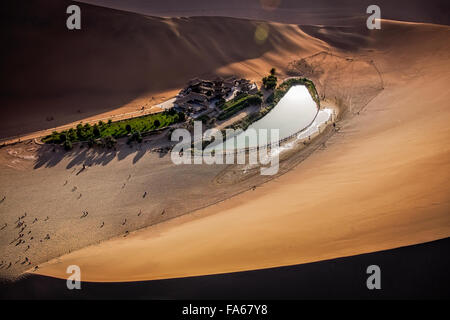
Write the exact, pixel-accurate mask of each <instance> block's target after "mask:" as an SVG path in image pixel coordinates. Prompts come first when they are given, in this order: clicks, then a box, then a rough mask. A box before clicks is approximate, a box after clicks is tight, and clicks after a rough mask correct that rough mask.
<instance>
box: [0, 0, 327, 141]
mask: <svg viewBox="0 0 450 320" xmlns="http://www.w3.org/2000/svg"><path fill="white" fill-rule="evenodd" d="M69 4H72V2H70V1H49V0H44V1H42V0H41V1H35V0H33V1H26V2H25V1H7V2H2V7H3V9H2V12H4V13H5V12H7V13H8V14H7V15H5V17H4V18H3V19H2V22H1V23H2V30H3V31H4V34H5V43H7V50H5V51H3V52H2V56H3V57H2V62H1V64H2V65H1V67H2V76H1V86H2V92H3V97H4V101H3V103H2V111H1V112H2V116H1V126H0V138H2V137H3V138H4V137H9V136H14V135H20V134H24V133H29V132H33V131H35V130H41V129H48V128H54V127H56V126H58V125H62V124H66V123H70V122H74V121H77V120H80V119H85V118H87V117H90V116H93V115H96V114H100V113H103V112H106V111H108V110H112V109H115V108H119V107H122V106H123V105H126V104H128V103H130V102H131V101H133V100H134V99H136V98H137V97H139V96H149V97H150V96H151V95H152V94H154V93H159V92H167V91H170V90H172V91H173V90H175V89H178V88H180V87H182V86H183V85H184V84H185V83H186V81H188V80H189V79H190V78H192V77H194V76H201V75H208V74H209V75H211V74H213V75H214V74H215V72H216V70H217V69H219V68H221V67H224V66H227V65H229V64H231V63H233V62H239V61H244V60H248V59H254V58H258V57H261V56H263V55H264V54H266V53H268V52H272V53H276V54H277V55H280V56H282V55H283V54H282V53H281V52H301V51H302V50H303V48H302V46H301V45H300V44H299V40H300V39H302V38H305V37H306V38H307V37H308V36H307V35H306V34H304V33H303V32H302V31H301V30H300V29H299V28H298V27H296V26H288V25H280V24H273V23H272V24H268V25H266V26H267V30H268V37H267V39H265V41H262V42H258V41H255V38H254V35H255V30H256V28H257V26H258V25H259V24H260V23H259V22H254V21H249V20H238V19H234V18H217V17H198V18H157V17H146V16H142V15H137V14H133V13H129V12H121V11H117V10H113V9H108V8H102V7H96V6H92V5H88V4H80V3H78V4H79V5H80V6H81V12H82V29H81V30H79V31H69V30H67V28H66V18H67V16H68V15H67V14H66V8H67V6H68V5H69ZM317 43H320V42H319V41H317V42H316V44H317ZM222 72H223V73H225V74H226V72H227V70H222ZM138 108H139V106H135V109H138ZM47 118H48V119H47ZM52 118H53V120H49V119H52Z"/></svg>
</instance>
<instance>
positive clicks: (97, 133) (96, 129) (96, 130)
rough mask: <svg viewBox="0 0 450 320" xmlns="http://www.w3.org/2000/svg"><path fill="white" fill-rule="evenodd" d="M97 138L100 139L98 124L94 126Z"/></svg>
mask: <svg viewBox="0 0 450 320" xmlns="http://www.w3.org/2000/svg"><path fill="white" fill-rule="evenodd" d="M92 133H93V134H94V136H95V137H99V136H100V129H99V128H98V126H97V124H94V129H93V132H92Z"/></svg>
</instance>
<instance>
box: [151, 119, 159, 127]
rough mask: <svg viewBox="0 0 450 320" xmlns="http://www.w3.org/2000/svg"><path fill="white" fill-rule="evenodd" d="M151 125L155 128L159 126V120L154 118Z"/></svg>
mask: <svg viewBox="0 0 450 320" xmlns="http://www.w3.org/2000/svg"><path fill="white" fill-rule="evenodd" d="M153 125H154V126H155V128H159V126H160V125H161V122H159V120H158V119H156V120H155V121H154V122H153Z"/></svg>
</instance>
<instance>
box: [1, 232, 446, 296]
mask: <svg viewBox="0 0 450 320" xmlns="http://www.w3.org/2000/svg"><path fill="white" fill-rule="evenodd" d="M448 252H450V238H445V239H442V240H437V241H433V242H428V243H423V244H418V245H413V246H407V247H402V248H397V249H392V250H386V251H380V252H375V253H368V254H362V255H357V256H352V257H345V258H338V259H333V260H326V261H320V262H314V263H308V264H301V265H295V266H289V267H280V268H272V269H265V270H256V271H247V272H237V273H229V274H220V275H211V276H200V277H190V278H181V279H170V280H156V281H140V282H128V283H127V282H124V283H89V282H83V283H82V284H81V288H82V289H81V290H68V289H67V287H66V281H65V280H59V279H55V278H50V277H44V276H38V275H31V276H27V277H26V278H23V279H21V280H19V281H17V282H14V283H3V284H1V285H0V298H1V299H432V298H434V299H436V298H437V299H444V298H446V299H448V298H450V286H449V284H450V273H449V272H448V271H449V270H450V257H449V255H448ZM370 265H378V266H379V267H380V269H381V290H368V289H367V286H366V281H367V278H368V277H369V275H368V274H367V273H366V270H367V267H368V266H370Z"/></svg>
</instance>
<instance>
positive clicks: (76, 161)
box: [34, 143, 166, 169]
mask: <svg viewBox="0 0 450 320" xmlns="http://www.w3.org/2000/svg"><path fill="white" fill-rule="evenodd" d="M153 147H154V146H152V145H151V144H146V143H141V144H132V145H131V146H129V145H126V144H120V145H118V146H117V147H115V148H111V149H108V148H102V147H91V148H89V147H87V146H86V145H83V146H82V147H80V145H76V146H75V147H74V148H73V149H72V150H70V151H66V150H64V148H63V147H61V146H53V145H43V146H42V147H41V148H40V149H39V150H38V152H37V160H36V162H35V164H34V169H39V168H43V167H44V168H51V167H55V166H56V165H57V164H59V163H60V162H61V161H67V160H68V163H67V166H66V168H67V169H71V168H74V167H76V166H79V165H86V166H96V165H101V166H106V165H107V164H109V163H110V162H111V161H112V160H114V159H115V158H116V159H117V160H118V161H122V160H124V159H126V158H127V157H129V156H131V155H134V157H133V160H132V162H133V165H134V164H136V163H137V162H138V161H139V160H141V159H142V158H143V157H144V156H145V154H147V153H151V152H152V148H153ZM153 152H154V151H153ZM165 155H166V153H165V152H159V156H160V158H162V157H164V156H165Z"/></svg>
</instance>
